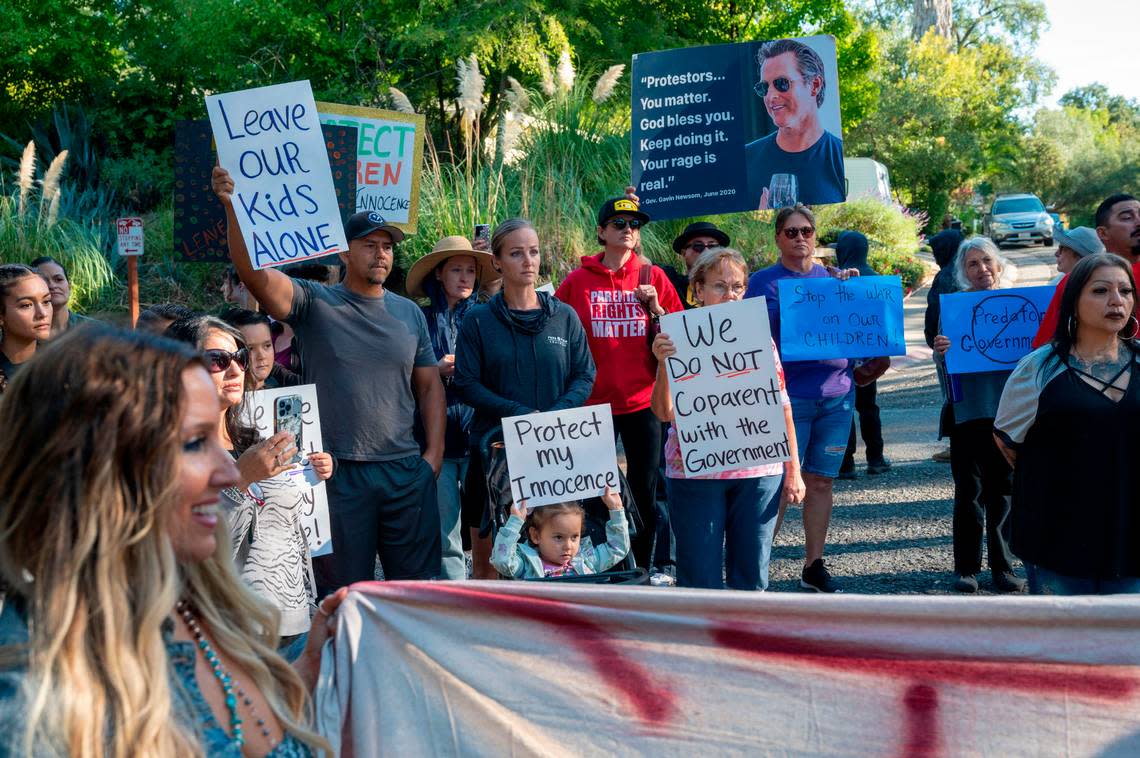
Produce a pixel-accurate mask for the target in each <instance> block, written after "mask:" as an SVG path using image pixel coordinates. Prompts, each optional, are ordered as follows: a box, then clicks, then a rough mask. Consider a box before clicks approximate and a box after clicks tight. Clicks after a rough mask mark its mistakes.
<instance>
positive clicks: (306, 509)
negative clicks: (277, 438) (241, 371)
mask: <svg viewBox="0 0 1140 758" xmlns="http://www.w3.org/2000/svg"><path fill="white" fill-rule="evenodd" d="M289 395H298V396H300V398H301V403H302V412H301V424H302V426H301V447H302V448H303V449H302V451H301V466H300V468H296V469H293V470H291V471H286V472H285V473H283V474H278V475H277V476H275V477H274V478H273V480H272V481H274V482H277V481H278V480H280V481H281V482H282V483H286V482H288V483H290V484H292V485H293V486H294V487H295V488H296V490H297V496H298V498H299V499H300V500H301V525H302V527H303V528H304V530H305V537H306V538H307V539H308V541H309V551H310V552H311V553H312V554H313V555H314V556H317V555H326V554H328V553H331V552H332V551H333V544H332V527H331V525H330V524H329V500H328V495H327V494H326V492H325V483H324V482H323V481H321V480H320V479H319V478H317V475H316V473H315V472H314V471H313V467H312V465H310V463H309V453H319V452H321V451H323V450H324V439H323V438H322V436H321V416H320V411H319V409H318V407H317V385H315V384H302V385H300V386H298V387H279V388H277V389H271V390H258V391H257V392H251V393H249V395H248V398H249V399H248V401H247V403H246V409H247V411H248V412H249V418H248V419H247V420H248V421H249V423H251V424H253V426H255V427H257V432H258V434H260V435H261V438H262V439H267V438H269V437H272V436H273V407H274V403H275V401H276V400H277V398H279V397H287V396H289Z"/></svg>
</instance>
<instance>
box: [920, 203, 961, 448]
mask: <svg viewBox="0 0 1140 758" xmlns="http://www.w3.org/2000/svg"><path fill="white" fill-rule="evenodd" d="M964 239H965V238H964V237H963V236H962V231H961V230H960V229H954V228H952V227H951V226H950V219H949V218H945V219H943V221H942V231H940V232H939V233H938V234H935V235H934V236H933V237H931V238H930V250H931V252H932V253H933V254H934V262H935V263H937V264H938V269H939V271H938V273H937V274H936V275H935V277H934V281H933V282H931V283H930V292H928V293H926V320H925V324H924V325H923V334H924V335H925V336H926V344H927V346H929V347H930V348H931V349H933V348H934V338H935V337H937V336H938V327H939V322H940V321H941V320H942V302H941V301H940V300H939V298H940V297H941V296H942V295H949V294H951V293H954V292H957V291H958V278H957V277H956V276H955V275H954V257H955V256H956V255H958V248H959V247H961V246H962V240H964ZM942 399H943V400H944V401H945V400H946V398H945V397H944V398H942ZM933 458H934V460H936V461H938V462H939V463H949V462H950V449H949V448H946V449H944V450H940V451H938V452H937V453H935V454H934V456H933Z"/></svg>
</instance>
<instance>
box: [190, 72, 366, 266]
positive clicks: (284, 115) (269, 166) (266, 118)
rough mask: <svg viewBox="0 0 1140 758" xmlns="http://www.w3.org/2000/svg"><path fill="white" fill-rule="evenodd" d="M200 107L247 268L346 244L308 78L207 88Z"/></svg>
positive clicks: (290, 260) (343, 247) (312, 255)
mask: <svg viewBox="0 0 1140 758" xmlns="http://www.w3.org/2000/svg"><path fill="white" fill-rule="evenodd" d="M206 110H207V111H208V112H209V115H210V126H211V128H212V129H213V132H214V141H215V142H216V144H217V149H218V162H219V163H220V164H221V165H222V166H223V167H224V168H226V169H227V170H228V171H229V172H230V175H231V176H232V177H233V180H234V197H233V203H234V212H235V213H236V214H237V220H238V226H239V227H241V232H242V237H243V238H244V240H245V244H246V247H247V248H248V250H249V258H250V261H252V263H253V266H254V268H267V267H270V266H280V265H283V264H286V263H295V262H297V261H300V260H305V259H306V258H316V257H319V256H322V255H328V254H329V253H336V252H341V251H346V250H348V242H347V241H346V240H345V237H344V226H343V224H342V221H341V218H340V213H339V211H338V208H337V201H336V192H335V191H334V189H333V179H332V170H331V169H330V168H329V159H328V154H327V153H326V152H325V144H324V140H323V138H322V134H321V123H320V119H319V117H318V115H317V105H316V102H314V100H313V92H312V89H311V88H310V87H309V82H308V81H301V82H291V83H289V84H276V85H273V86H270V87H258V88H257V89H249V90H242V91H240V92H229V93H226V94H223V95H211V96H209V97H207V98H206Z"/></svg>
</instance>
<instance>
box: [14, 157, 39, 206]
mask: <svg viewBox="0 0 1140 758" xmlns="http://www.w3.org/2000/svg"><path fill="white" fill-rule="evenodd" d="M35 176H36V143H35V141H31V142H28V146H27V147H25V148H24V155H23V157H22V158H20V173H19V175H18V182H19V185H20V205H19V214H20V215H21V216H23V215H24V211H25V210H27V207H28V195H29V194H31V191H32V183H33V180H34V179H35Z"/></svg>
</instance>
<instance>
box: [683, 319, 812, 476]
mask: <svg viewBox="0 0 1140 758" xmlns="http://www.w3.org/2000/svg"><path fill="white" fill-rule="evenodd" d="M661 331H662V332H663V333H665V334H668V335H669V338H670V339H671V340H672V341H673V345H674V346H675V347H676V349H677V352H676V354H675V355H672V356H670V357H669V358H667V359H666V366H665V368H666V372H667V375H668V377H669V392H670V394H671V396H672V398H673V426H674V427H675V429H676V433H677V442H678V444H679V445H680V448H681V460H682V462H683V464H684V467H685V476H687V477H701V476H708V475H710V474H716V473H718V472H722V471H738V470H740V469H746V468H753V467H756V466H763V465H767V464H770V463H778V462H780V461H785V460H787V459H788V458H789V457H790V449H789V443H788V429H787V423H786V421H785V418H784V397H783V392H782V388H781V386H780V376H779V373H778V372H777V369H776V358H775V355H774V354H773V351H772V333H771V329H770V327H769V324H768V308H767V305H766V304H765V298H763V297H756V298H750V299H748V300H739V301H736V302H731V303H722V304H720V305H713V306H709V307H706V308H696V309H694V310H689V311H681V312H679V313H670V314H668V315H666V316H662V317H661Z"/></svg>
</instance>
